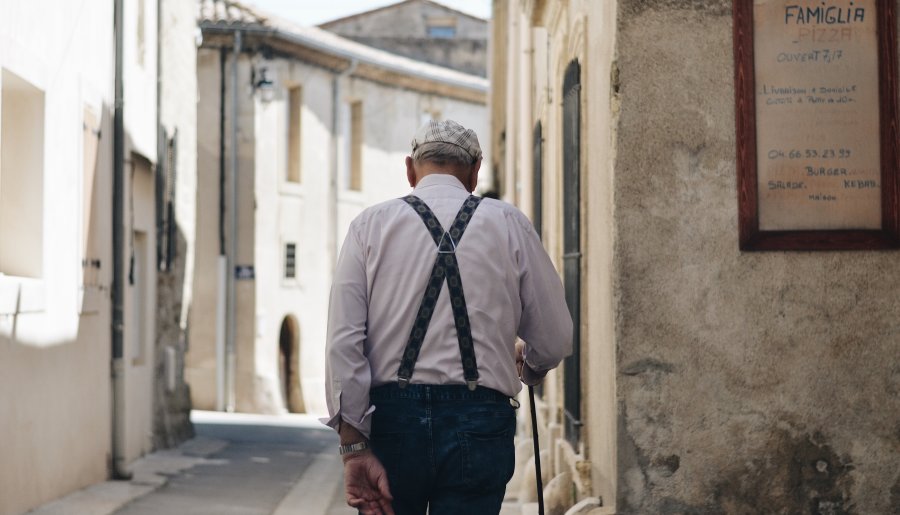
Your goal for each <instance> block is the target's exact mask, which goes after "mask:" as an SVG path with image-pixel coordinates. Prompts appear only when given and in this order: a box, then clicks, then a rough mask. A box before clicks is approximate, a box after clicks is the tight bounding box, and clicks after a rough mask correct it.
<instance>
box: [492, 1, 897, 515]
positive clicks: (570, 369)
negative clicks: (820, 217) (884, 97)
mask: <svg viewBox="0 0 900 515" xmlns="http://www.w3.org/2000/svg"><path fill="white" fill-rule="evenodd" d="M891 5H894V3H893V2H891ZM894 9H895V11H896V6H894ZM493 23H494V26H493V34H492V38H493V39H492V44H493V52H494V53H493V55H492V62H493V66H494V68H493V72H492V77H493V84H492V97H491V102H492V118H493V119H492V122H493V125H492V131H493V137H492V149H493V166H494V168H495V170H497V175H496V178H497V180H498V183H499V185H500V187H501V190H502V195H503V197H504V198H506V199H507V200H510V201H512V202H515V203H517V204H519V205H520V206H521V207H522V208H523V209H524V210H525V211H526V212H527V213H530V214H531V216H532V219H533V220H534V222H535V225H536V226H537V227H538V230H539V231H540V233H541V234H542V236H543V240H544V242H545V245H546V247H547V249H548V250H549V252H550V253H551V255H552V256H553V257H554V259H555V262H556V263H557V265H558V267H559V269H560V272H561V276H562V279H563V282H564V284H565V287H566V294H567V301H568V303H569V307H570V311H571V312H572V313H573V318H574V319H575V321H576V328H577V331H576V342H575V349H576V353H575V355H574V356H573V357H572V358H570V359H567V360H566V362H565V363H564V365H563V366H562V367H561V370H560V371H558V372H555V373H553V374H552V375H551V376H550V377H549V378H548V380H547V382H546V384H545V386H544V390H543V397H542V402H541V403H540V404H541V406H542V407H541V410H540V411H541V414H540V420H541V422H542V425H541V429H540V431H541V438H542V443H543V445H544V447H543V448H544V449H546V450H547V456H546V460H545V461H544V462H543V463H542V465H543V466H544V467H545V470H546V471H547V476H546V481H545V485H548V489H547V494H548V502H550V503H553V506H554V509H559V510H561V511H558V512H559V513H562V512H563V511H565V510H567V509H569V508H570V507H571V506H572V505H573V504H575V502H576V501H581V502H582V503H583V504H582V507H584V509H585V510H590V509H593V510H595V511H594V512H596V513H621V514H644V513H735V514H737V513H897V512H900V493H898V492H900V469H898V468H897V466H896V464H897V463H898V461H900V435H898V432H897V427H898V424H900V396H898V391H900V388H898V384H900V373H898V371H900V354H898V353H897V352H896V349H897V344H898V342H900V331H898V325H897V309H898V308H897V306H898V304H897V301H896V298H897V296H896V292H897V290H898V288H900V260H898V259H897V255H896V252H891V251H857V252H789V251H768V252H742V251H741V250H740V249H739V241H738V195H737V187H736V175H737V173H736V170H737V157H736V148H737V146H736V138H735V81H734V77H735V64H734V62H735V60H734V54H733V39H732V38H733V22H732V3H731V2H705V3H703V2H701V3H697V2H677V1H676V2H638V1H631V0H619V1H616V2H593V1H587V0H571V1H567V2H562V1H552V0H510V1H509V2H495V4H494V18H493ZM894 69H896V68H894ZM894 80H896V78H894ZM523 436H527V435H523ZM527 484H528V482H527V481H525V480H524V479H522V480H521V485H523V486H522V492H525V491H526V490H527V488H526V487H525V485H527ZM528 486H530V485H528ZM532 488H533V487H532ZM528 495H530V494H527V493H523V496H524V498H525V499H526V500H528ZM585 506H587V507H585ZM591 506H593V508H591ZM548 508H549V507H548Z"/></svg>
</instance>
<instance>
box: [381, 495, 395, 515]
mask: <svg viewBox="0 0 900 515" xmlns="http://www.w3.org/2000/svg"><path fill="white" fill-rule="evenodd" d="M379 503H380V504H381V511H383V512H384V515H394V507H393V506H391V501H390V500H389V499H385V498H384V497H382V498H381V500H380V501H379Z"/></svg>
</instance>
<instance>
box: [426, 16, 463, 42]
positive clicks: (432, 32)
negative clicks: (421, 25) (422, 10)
mask: <svg viewBox="0 0 900 515" xmlns="http://www.w3.org/2000/svg"><path fill="white" fill-rule="evenodd" d="M425 27H426V29H425V30H426V31H427V33H428V37H429V38H437V39H452V38H455V37H456V17H455V16H429V17H428V18H427V19H426V20H425Z"/></svg>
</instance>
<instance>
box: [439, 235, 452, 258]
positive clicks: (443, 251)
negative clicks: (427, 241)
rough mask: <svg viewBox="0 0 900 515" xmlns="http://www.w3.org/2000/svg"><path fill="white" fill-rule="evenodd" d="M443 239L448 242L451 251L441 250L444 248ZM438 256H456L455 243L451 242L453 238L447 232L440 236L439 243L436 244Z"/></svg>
mask: <svg viewBox="0 0 900 515" xmlns="http://www.w3.org/2000/svg"><path fill="white" fill-rule="evenodd" d="M444 239H448V240H450V248H451V249H453V250H441V249H442V248H443V246H444ZM438 254H456V242H455V241H453V236H450V233H449V232H444V235H443V236H441V241H440V242H438Z"/></svg>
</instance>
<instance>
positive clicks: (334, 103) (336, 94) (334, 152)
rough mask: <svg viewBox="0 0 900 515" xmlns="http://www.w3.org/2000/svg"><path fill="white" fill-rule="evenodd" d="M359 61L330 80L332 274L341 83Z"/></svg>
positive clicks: (329, 225) (330, 231)
mask: <svg viewBox="0 0 900 515" xmlns="http://www.w3.org/2000/svg"><path fill="white" fill-rule="evenodd" d="M358 65H359V61H357V60H356V59H352V60H351V61H350V66H348V67H347V68H346V69H344V71H342V72H341V73H339V74H337V75H335V76H334V78H333V79H332V80H331V177H330V178H329V181H328V217H327V218H328V224H327V230H328V238H327V242H328V264H329V266H330V268H329V273H330V274H334V267H335V266H336V264H337V245H338V242H337V219H338V187H337V183H338V173H339V167H338V138H339V137H340V135H341V83H342V82H343V79H344V78H345V77H348V76H349V75H351V74H352V73H353V72H355V71H356V67H357V66H358Z"/></svg>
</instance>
